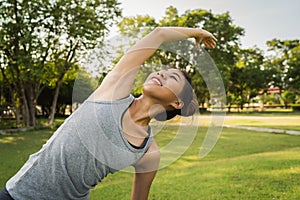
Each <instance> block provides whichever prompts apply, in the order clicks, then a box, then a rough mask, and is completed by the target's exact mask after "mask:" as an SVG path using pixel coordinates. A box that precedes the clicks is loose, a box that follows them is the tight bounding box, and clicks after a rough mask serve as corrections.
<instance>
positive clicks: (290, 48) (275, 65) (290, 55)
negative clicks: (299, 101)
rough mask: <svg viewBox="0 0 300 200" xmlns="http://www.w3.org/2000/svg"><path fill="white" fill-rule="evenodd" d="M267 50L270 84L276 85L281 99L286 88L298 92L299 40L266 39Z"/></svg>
mask: <svg viewBox="0 0 300 200" xmlns="http://www.w3.org/2000/svg"><path fill="white" fill-rule="evenodd" d="M267 45H268V47H269V51H270V52H272V54H271V55H270V56H269V57H268V60H267V62H266V65H267V66H268V67H269V68H272V70H271V72H273V73H272V82H271V86H273V87H278V88H279V91H280V96H281V98H282V100H283V101H285V100H284V99H285V97H284V96H283V92H284V91H286V90H290V91H294V92H296V93H297V92H299V85H300V81H299V80H300V74H299V70H298V68H299V64H300V57H299V48H300V47H299V46H300V43H299V40H278V39H273V40H270V41H267Z"/></svg>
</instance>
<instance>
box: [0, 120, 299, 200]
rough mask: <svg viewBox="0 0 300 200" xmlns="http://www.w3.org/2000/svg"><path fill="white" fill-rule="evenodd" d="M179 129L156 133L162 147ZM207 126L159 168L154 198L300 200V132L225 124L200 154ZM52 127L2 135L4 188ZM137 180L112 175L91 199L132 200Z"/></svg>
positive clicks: (128, 175) (127, 175) (0, 153)
mask: <svg viewBox="0 0 300 200" xmlns="http://www.w3.org/2000/svg"><path fill="white" fill-rule="evenodd" d="M294 126H298V123H297V122H295V124H294ZM177 130H178V127H177V126H174V125H173V126H168V127H166V128H165V129H163V130H162V131H161V133H160V134H158V135H156V140H157V142H158V144H159V146H161V147H163V146H165V145H166V144H168V143H169V142H170V141H171V140H172V139H173V137H174V136H175V134H176V132H177ZM206 131H207V127H201V128H200V129H199V130H198V133H197V135H196V137H195V139H194V140H193V143H192V145H190V147H189V148H188V150H187V151H186V152H185V153H184V154H183V155H182V156H181V157H180V158H179V159H178V160H177V161H176V162H174V163H172V164H171V165H169V166H167V167H165V168H163V169H161V170H159V171H158V173H157V176H156V178H155V180H154V182H153V185H152V187H151V192H150V196H149V199H155V200H167V199H172V200H173V199H174V200H177V199H178V200H181V199H189V200H190V199H195V200H196V199H197V200H198V199H199V200H202V199H203V200H219V199H220V200H226V199H228V200H229V199H230V200H231V199H243V200H244V199H262V200H264V199H276V200H277V199H280V200H284V199H286V200H296V199H300V193H299V191H300V185H299V181H300V154H299V151H300V136H294V135H285V134H271V133H260V132H253V131H246V130H239V129H229V128H225V129H223V131H222V135H221V136H220V138H219V140H218V142H217V144H216V146H215V147H214V148H213V150H212V151H211V152H210V154H208V155H207V156H206V157H204V158H203V159H200V158H199V156H198V155H199V150H200V147H201V144H202V141H203V138H204V136H205V133H206ZM52 132H53V130H52V129H42V130H36V131H29V132H24V133H15V134H10V135H9V134H8V135H7V134H6V135H0V149H1V150H0V159H1V162H0V187H1V186H3V185H4V184H5V182H6V181H7V179H8V178H9V177H11V176H12V175H13V174H14V173H15V172H16V171H17V170H18V169H19V168H20V167H21V165H22V164H23V163H24V162H25V161H26V159H27V158H28V156H29V154H31V153H33V152H35V151H37V150H38V149H39V148H40V147H41V146H42V144H43V143H44V142H45V141H46V140H47V138H49V137H50V136H51V134H52ZM163 156H164V155H162V157H163ZM131 184H132V174H131V173H127V172H118V173H116V174H114V175H109V176H108V177H107V178H106V179H104V181H103V183H100V184H98V186H97V187H96V188H95V189H93V190H92V191H91V200H102V199H105V200H110V199H114V200H116V199H130V192H131Z"/></svg>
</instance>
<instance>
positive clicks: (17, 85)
mask: <svg viewBox="0 0 300 200" xmlns="http://www.w3.org/2000/svg"><path fill="white" fill-rule="evenodd" d="M120 14H121V13H120V9H119V7H118V2H117V1H116V0H106V1H100V0H94V1H90V0H83V1H71V0H57V1H51V0H45V1H38V0H32V1H17V0H13V1H10V0H3V1H2V2H1V4H0V27H1V28H0V51H1V54H2V55H3V57H2V58H1V59H0V61H1V73H2V76H3V79H5V80H6V81H7V82H8V83H9V91H10V96H11V98H12V102H13V105H14V108H15V113H16V115H17V119H18V118H20V114H19V113H21V114H22V118H23V120H24V124H25V126H35V125H36V124H35V114H36V110H35V107H36V103H37V98H38V96H39V94H40V93H41V91H42V90H43V88H44V87H45V86H47V84H49V83H50V82H51V81H53V79H55V80H56V83H55V85H56V90H55V91H56V92H55V95H54V98H53V103H52V107H53V111H52V113H51V115H50V118H49V122H50V123H52V121H53V117H54V113H55V107H56V106H55V104H56V102H57V99H58V94H59V89H60V86H61V84H62V81H63V78H64V76H65V74H66V73H67V71H68V70H70V69H72V67H74V66H76V65H75V63H76V62H77V60H78V58H79V55H80V54H82V52H84V51H85V50H87V49H91V48H94V47H95V46H96V45H99V44H100V43H101V41H102V39H103V38H104V36H105V34H106V33H107V32H108V27H109V26H110V25H111V24H112V23H114V22H115V20H116V18H117V17H119V16H120ZM49 63H54V67H53V68H47V66H49ZM50 69H51V70H54V71H51V70H50ZM55 74H56V76H54V75H55ZM46 75H51V76H46ZM18 102H20V103H18Z"/></svg>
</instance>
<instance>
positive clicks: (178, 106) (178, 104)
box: [171, 99, 184, 110]
mask: <svg viewBox="0 0 300 200" xmlns="http://www.w3.org/2000/svg"><path fill="white" fill-rule="evenodd" d="M171 106H172V107H173V108H175V109H177V110H178V109H181V108H182V107H183V106H184V103H183V101H181V100H180V99H179V100H178V101H175V102H173V103H171Z"/></svg>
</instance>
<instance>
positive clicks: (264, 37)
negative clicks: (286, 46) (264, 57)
mask: <svg viewBox="0 0 300 200" xmlns="http://www.w3.org/2000/svg"><path fill="white" fill-rule="evenodd" d="M120 2H121V6H120V7H121V8H122V9H123V16H124V17H129V16H136V15H146V14H147V15H149V16H151V17H154V18H155V19H157V20H159V19H161V18H162V16H164V13H165V11H166V8H167V7H169V6H171V5H172V6H174V7H175V8H177V10H178V12H179V15H180V14H183V13H184V12H185V11H186V10H193V9H205V10H211V12H212V13H214V14H221V13H225V12H229V15H230V16H231V18H232V19H233V23H234V24H235V25H238V26H240V27H242V28H244V29H245V36H243V37H242V38H241V43H242V47H243V48H251V47H254V46H257V47H258V48H260V49H262V50H266V49H267V46H266V41H268V40H271V39H273V38H277V39H281V40H290V39H300V23H299V20H300V1H299V0H120Z"/></svg>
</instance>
